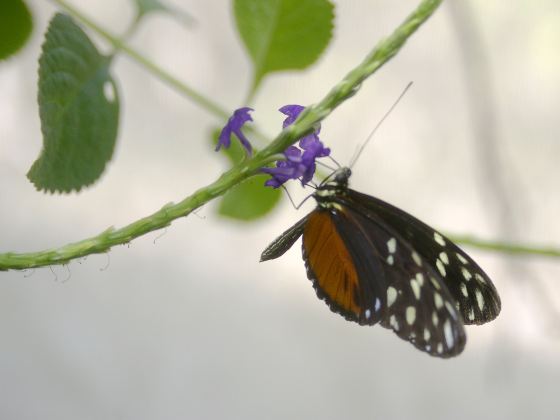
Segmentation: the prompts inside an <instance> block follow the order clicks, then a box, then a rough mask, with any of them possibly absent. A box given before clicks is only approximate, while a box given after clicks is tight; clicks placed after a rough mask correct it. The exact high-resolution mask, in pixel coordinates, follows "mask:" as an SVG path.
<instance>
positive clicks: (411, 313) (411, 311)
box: [406, 306, 416, 325]
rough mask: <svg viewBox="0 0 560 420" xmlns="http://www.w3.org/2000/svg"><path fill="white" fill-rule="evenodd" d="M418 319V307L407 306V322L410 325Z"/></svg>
mask: <svg viewBox="0 0 560 420" xmlns="http://www.w3.org/2000/svg"><path fill="white" fill-rule="evenodd" d="M415 320H416V308H415V307H414V306H409V307H408V308H406V322H407V323H408V325H412V324H414V321H415Z"/></svg>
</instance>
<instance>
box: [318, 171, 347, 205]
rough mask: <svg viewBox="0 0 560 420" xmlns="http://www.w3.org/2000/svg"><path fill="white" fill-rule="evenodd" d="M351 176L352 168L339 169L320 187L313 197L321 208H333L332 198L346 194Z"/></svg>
mask: <svg viewBox="0 0 560 420" xmlns="http://www.w3.org/2000/svg"><path fill="white" fill-rule="evenodd" d="M350 175H352V171H351V170H350V168H347V167H343V168H339V169H337V170H336V171H334V172H333V173H332V174H331V175H330V176H329V177H328V178H327V179H325V180H324V181H323V182H322V183H321V185H319V188H317V191H315V193H314V194H313V196H314V197H315V199H316V200H317V203H318V204H319V206H320V207H332V202H331V197H333V196H335V195H343V194H344V192H345V191H346V190H347V189H348V179H349V178H350Z"/></svg>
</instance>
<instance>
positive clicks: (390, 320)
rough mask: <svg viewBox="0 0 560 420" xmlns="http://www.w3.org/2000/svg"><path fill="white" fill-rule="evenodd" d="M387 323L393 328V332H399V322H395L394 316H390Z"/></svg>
mask: <svg viewBox="0 0 560 420" xmlns="http://www.w3.org/2000/svg"><path fill="white" fill-rule="evenodd" d="M389 323H390V324H391V327H393V329H394V330H395V331H398V330H399V321H397V318H395V315H391V318H389Z"/></svg>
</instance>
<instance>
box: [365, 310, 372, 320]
mask: <svg viewBox="0 0 560 420" xmlns="http://www.w3.org/2000/svg"><path fill="white" fill-rule="evenodd" d="M365 315H366V318H367V319H370V318H371V311H370V310H369V309H366V313H365Z"/></svg>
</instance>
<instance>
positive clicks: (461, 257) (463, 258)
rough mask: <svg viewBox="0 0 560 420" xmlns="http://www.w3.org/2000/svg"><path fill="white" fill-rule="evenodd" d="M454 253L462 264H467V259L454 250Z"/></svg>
mask: <svg viewBox="0 0 560 420" xmlns="http://www.w3.org/2000/svg"><path fill="white" fill-rule="evenodd" d="M455 255H457V258H458V259H459V261H461V263H463V264H468V263H469V261H468V260H467V259H466V258H465V257H463V256H462V255H461V254H459V253H458V252H456V253H455Z"/></svg>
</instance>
